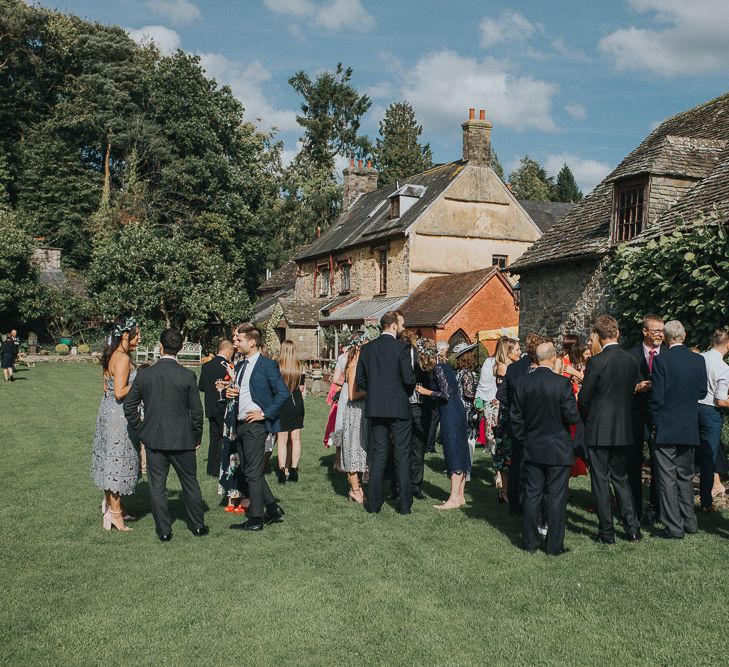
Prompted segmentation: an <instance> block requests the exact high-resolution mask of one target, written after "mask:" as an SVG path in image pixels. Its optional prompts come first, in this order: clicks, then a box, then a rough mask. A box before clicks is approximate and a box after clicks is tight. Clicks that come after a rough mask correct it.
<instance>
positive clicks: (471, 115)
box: [468, 109, 476, 120]
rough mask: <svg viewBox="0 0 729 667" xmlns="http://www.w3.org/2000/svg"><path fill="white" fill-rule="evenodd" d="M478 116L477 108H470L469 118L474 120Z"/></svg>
mask: <svg viewBox="0 0 729 667" xmlns="http://www.w3.org/2000/svg"><path fill="white" fill-rule="evenodd" d="M475 117H476V109H469V110H468V120H473V119H474V118H475Z"/></svg>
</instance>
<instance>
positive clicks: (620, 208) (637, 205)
mask: <svg viewBox="0 0 729 667" xmlns="http://www.w3.org/2000/svg"><path fill="white" fill-rule="evenodd" d="M647 192H648V179H647V178H641V179H633V180H630V181H624V182H618V183H616V184H615V196H614V200H613V201H614V213H613V233H612V240H613V243H623V242H624V241H630V240H631V239H633V238H635V237H636V236H638V234H640V233H641V231H642V230H643V229H644V227H645V222H646V219H647V217H646V216H647V213H648V205H647V204H648V196H647Z"/></svg>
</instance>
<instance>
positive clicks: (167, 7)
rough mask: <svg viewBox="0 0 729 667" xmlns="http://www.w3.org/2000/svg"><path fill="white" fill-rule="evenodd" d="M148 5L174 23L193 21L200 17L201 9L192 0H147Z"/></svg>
mask: <svg viewBox="0 0 729 667" xmlns="http://www.w3.org/2000/svg"><path fill="white" fill-rule="evenodd" d="M147 7H148V8H149V9H150V10H151V11H153V12H154V13H155V14H159V15H160V16H164V17H165V18H166V19H168V20H169V21H171V22H172V23H192V22H193V21H195V20H196V19H198V18H200V9H199V7H198V6H197V5H195V4H193V3H192V2H190V0H147Z"/></svg>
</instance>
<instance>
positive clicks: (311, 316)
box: [280, 298, 319, 327]
mask: <svg viewBox="0 0 729 667" xmlns="http://www.w3.org/2000/svg"><path fill="white" fill-rule="evenodd" d="M280 301H281V308H283V312H284V318H285V319H286V321H287V322H288V323H289V325H290V326H292V327H315V326H316V325H317V324H318V323H319V304H318V303H312V302H309V301H295V300H294V299H292V298H282V299H280Z"/></svg>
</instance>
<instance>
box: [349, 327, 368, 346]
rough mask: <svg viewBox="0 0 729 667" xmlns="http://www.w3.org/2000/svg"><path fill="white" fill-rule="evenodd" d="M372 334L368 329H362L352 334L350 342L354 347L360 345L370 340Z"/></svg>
mask: <svg viewBox="0 0 729 667" xmlns="http://www.w3.org/2000/svg"><path fill="white" fill-rule="evenodd" d="M369 339H370V335H369V334H368V333H367V332H366V331H360V332H359V333H358V334H356V335H354V336H352V338H351V339H350V341H349V344H350V345H351V346H353V347H360V346H361V345H364V343H365V342H367V341H369Z"/></svg>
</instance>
